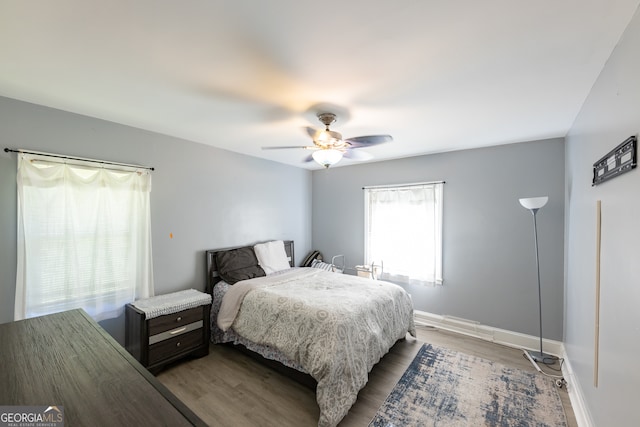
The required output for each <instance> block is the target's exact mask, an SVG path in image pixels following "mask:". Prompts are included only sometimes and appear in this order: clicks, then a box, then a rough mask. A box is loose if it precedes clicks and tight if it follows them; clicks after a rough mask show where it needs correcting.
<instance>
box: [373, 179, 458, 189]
mask: <svg viewBox="0 0 640 427" xmlns="http://www.w3.org/2000/svg"><path fill="white" fill-rule="evenodd" d="M446 183H447V181H430V182H414V183H413V184H397V185H394V184H389V185H371V186H368V187H362V189H363V190H374V189H376V188H402V187H419V186H421V185H431V184H446Z"/></svg>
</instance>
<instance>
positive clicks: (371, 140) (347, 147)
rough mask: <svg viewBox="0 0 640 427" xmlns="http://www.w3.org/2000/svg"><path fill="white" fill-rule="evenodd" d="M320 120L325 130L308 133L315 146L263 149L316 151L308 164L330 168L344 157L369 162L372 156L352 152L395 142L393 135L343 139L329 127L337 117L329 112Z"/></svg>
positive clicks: (323, 114)
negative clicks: (356, 149)
mask: <svg viewBox="0 0 640 427" xmlns="http://www.w3.org/2000/svg"><path fill="white" fill-rule="evenodd" d="M317 117H318V120H320V122H321V123H322V124H323V125H324V126H325V129H321V130H318V129H314V128H312V127H307V128H306V131H307V133H308V134H309V136H310V137H311V138H312V140H313V145H302V146H299V145H294V146H279V147H262V148H263V149H264V150H279V149H288V148H302V149H305V150H314V151H313V154H311V156H309V157H308V158H307V160H306V161H307V162H310V161H313V160H315V161H316V162H318V163H319V164H320V165H322V166H324V167H325V168H328V167H330V166H333V165H335V164H336V163H338V162H339V161H340V160H341V159H342V158H343V157H346V158H349V159H352V160H360V161H362V160H369V159H371V158H372V156H371V155H370V154H367V153H364V152H355V151H352V150H353V149H355V148H362V147H371V146H374V145H378V144H383V143H385V142H391V141H393V138H392V137H391V135H369V136H356V137H354V138H347V139H342V134H341V133H339V132H336V131H332V130H331V129H329V126H330V125H331V124H333V123H335V122H336V115H335V114H334V113H329V112H321V113H318V114H317Z"/></svg>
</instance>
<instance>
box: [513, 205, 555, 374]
mask: <svg viewBox="0 0 640 427" xmlns="http://www.w3.org/2000/svg"><path fill="white" fill-rule="evenodd" d="M548 200H549V197H547V196H544V197H530V198H526V199H520V204H521V205H522V206H523V207H524V208H526V209H528V210H529V211H531V214H532V215H533V241H534V244H535V250H536V273H537V278H538V318H539V321H540V324H539V325H540V351H539V352H538V351H530V352H527V355H528V356H529V358H530V359H532V362H534V361H535V362H544V359H545V358H549V357H551V356H549V355H548V354H545V353H544V352H543V351H542V286H541V284H540V256H539V254H538V222H537V219H536V217H537V215H536V214H537V213H538V211H539V210H540V208H542V207H543V206H544V205H546V204H547V201H548Z"/></svg>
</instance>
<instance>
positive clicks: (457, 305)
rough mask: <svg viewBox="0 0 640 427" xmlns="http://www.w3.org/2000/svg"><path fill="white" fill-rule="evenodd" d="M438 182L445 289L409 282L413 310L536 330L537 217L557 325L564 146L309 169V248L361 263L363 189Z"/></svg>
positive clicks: (552, 321)
mask: <svg viewBox="0 0 640 427" xmlns="http://www.w3.org/2000/svg"><path fill="white" fill-rule="evenodd" d="M437 180H444V181H446V184H445V186H444V230H443V240H444V242H443V246H444V247H443V251H444V253H443V260H444V266H443V274H444V286H442V287H436V288H431V287H421V286H407V287H406V288H407V290H408V291H409V292H410V293H411V295H412V297H413V301H414V306H415V308H416V309H418V310H423V311H427V312H430V313H435V314H442V315H452V316H457V317H462V318H465V319H469V320H474V321H478V322H481V323H483V324H486V325H491V326H494V327H498V328H502V329H507V330H511V331H517V332H521V333H525V334H531V335H534V336H537V335H538V330H539V328H538V293H537V279H536V269H535V253H534V243H533V221H532V216H531V214H530V213H529V211H527V210H525V209H524V208H522V207H521V206H520V204H519V202H518V199H519V198H520V197H531V196H540V195H548V196H549V204H548V205H547V206H545V207H544V208H543V209H542V210H540V212H539V213H538V228H539V244H540V263H541V276H542V292H543V303H542V306H543V312H544V316H545V321H544V326H543V335H544V337H546V338H550V339H556V340H561V339H562V330H563V324H562V321H563V232H564V225H563V215H564V193H563V191H564V188H563V182H564V142H563V140H562V139H554V140H546V141H538V142H526V143H520V144H512V145H503V146H496V147H490V148H482V149H476V150H465V151H457V152H450V153H442V154H436V155H428V156H421V157H412V158H406V159H399V160H393V161H384V162H377V163H370V164H362V165H355V166H345V167H337V168H332V169H327V170H320V171H314V172H313V239H312V240H313V245H314V248H315V249H318V250H320V251H321V252H323V254H324V255H325V256H326V257H329V258H330V257H331V256H332V255H336V254H345V255H346V259H347V264H348V265H350V266H351V267H353V266H354V265H357V264H361V263H362V262H363V261H364V259H363V258H364V222H363V221H364V219H363V218H364V195H363V191H362V187H363V186H368V185H382V184H402V183H411V182H424V181H437Z"/></svg>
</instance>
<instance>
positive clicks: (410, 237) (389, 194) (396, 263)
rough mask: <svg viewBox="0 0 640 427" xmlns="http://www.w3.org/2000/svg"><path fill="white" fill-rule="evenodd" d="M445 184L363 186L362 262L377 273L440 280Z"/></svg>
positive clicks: (420, 280) (417, 280) (394, 277)
mask: <svg viewBox="0 0 640 427" xmlns="http://www.w3.org/2000/svg"><path fill="white" fill-rule="evenodd" d="M443 187H444V183H442V182H439V183H427V184H416V185H403V186H385V187H368V188H365V189H364V190H365V192H364V194H365V261H366V263H367V264H371V263H376V264H383V265H384V271H383V273H382V276H381V277H380V278H382V279H384V280H390V281H394V282H400V283H409V284H424V285H441V284H442V213H443V209H442V208H443V203H442V199H443Z"/></svg>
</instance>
